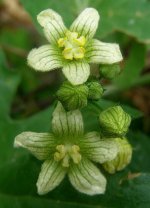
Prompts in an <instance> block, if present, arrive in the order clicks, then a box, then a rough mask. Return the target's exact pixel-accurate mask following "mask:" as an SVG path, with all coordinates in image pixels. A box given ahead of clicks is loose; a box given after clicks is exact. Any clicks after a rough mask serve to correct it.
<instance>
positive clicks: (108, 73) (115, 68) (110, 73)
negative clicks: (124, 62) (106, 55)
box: [100, 64, 121, 79]
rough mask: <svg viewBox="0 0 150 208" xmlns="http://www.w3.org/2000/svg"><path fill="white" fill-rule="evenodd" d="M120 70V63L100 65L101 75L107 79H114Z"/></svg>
mask: <svg viewBox="0 0 150 208" xmlns="http://www.w3.org/2000/svg"><path fill="white" fill-rule="evenodd" d="M120 71H121V69H120V65H119V64H112V65H101V66H100V75H101V76H102V77H104V78H106V79H113V78H115V77H117V76H118V75H119V73H120Z"/></svg>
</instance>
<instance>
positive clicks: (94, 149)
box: [80, 132, 118, 163]
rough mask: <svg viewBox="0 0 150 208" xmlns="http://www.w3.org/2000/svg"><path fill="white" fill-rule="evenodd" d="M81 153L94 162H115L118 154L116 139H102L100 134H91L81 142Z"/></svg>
mask: <svg viewBox="0 0 150 208" xmlns="http://www.w3.org/2000/svg"><path fill="white" fill-rule="evenodd" d="M80 148H81V153H82V154H84V155H85V157H87V158H89V159H90V160H93V161H94V162H99V163H104V162H106V161H110V160H113V159H114V158H115V157H116V156H117V153H118V145H117V144H116V142H115V140H114V139H101V138H100V135H99V133H98V132H90V133H87V134H86V135H85V136H84V139H82V140H80Z"/></svg>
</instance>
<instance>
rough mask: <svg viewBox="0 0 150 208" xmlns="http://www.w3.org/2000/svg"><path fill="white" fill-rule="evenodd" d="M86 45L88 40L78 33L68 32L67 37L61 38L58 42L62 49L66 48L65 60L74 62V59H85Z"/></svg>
mask: <svg viewBox="0 0 150 208" xmlns="http://www.w3.org/2000/svg"><path fill="white" fill-rule="evenodd" d="M85 43H86V39H85V37H84V36H80V37H79V34H78V33H76V32H70V31H67V32H66V36H65V37H64V38H60V39H59V40H58V46H59V47H60V48H64V50H63V51H62V54H63V56H64V58H65V59H69V60H73V59H83V58H84V54H85V49H84V47H83V46H84V45H85Z"/></svg>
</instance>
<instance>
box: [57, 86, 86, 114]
mask: <svg viewBox="0 0 150 208" xmlns="http://www.w3.org/2000/svg"><path fill="white" fill-rule="evenodd" d="M87 97H88V87H87V86H86V85H84V84H82V85H72V84H71V83H69V82H64V83H63V85H62V86H61V87H60V89H59V90H58V91H57V98H58V100H59V101H60V102H61V103H62V104H63V106H64V108H65V109H66V110H68V111H70V110H76V109H80V108H83V107H85V106H86V105H87Z"/></svg>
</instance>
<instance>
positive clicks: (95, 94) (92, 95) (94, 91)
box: [87, 81, 103, 100]
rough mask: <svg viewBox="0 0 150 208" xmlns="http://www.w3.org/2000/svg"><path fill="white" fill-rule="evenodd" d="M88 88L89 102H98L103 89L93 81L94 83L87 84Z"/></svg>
mask: <svg viewBox="0 0 150 208" xmlns="http://www.w3.org/2000/svg"><path fill="white" fill-rule="evenodd" d="M87 86H88V88H89V95H88V98H89V99H91V100H99V99H100V98H101V97H102V95H103V88H102V86H101V84H99V83H98V82H96V81H94V82H89V83H88V84H87Z"/></svg>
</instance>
